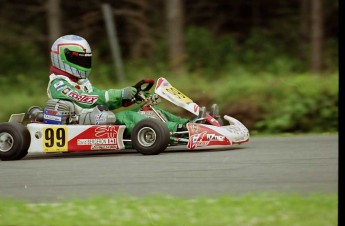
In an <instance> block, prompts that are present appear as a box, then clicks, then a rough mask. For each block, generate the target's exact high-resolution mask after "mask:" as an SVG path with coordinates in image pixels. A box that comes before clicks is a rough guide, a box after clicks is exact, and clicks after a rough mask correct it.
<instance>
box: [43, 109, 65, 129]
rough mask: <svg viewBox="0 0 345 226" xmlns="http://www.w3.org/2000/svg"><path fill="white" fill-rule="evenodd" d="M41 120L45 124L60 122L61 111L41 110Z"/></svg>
mask: <svg viewBox="0 0 345 226" xmlns="http://www.w3.org/2000/svg"><path fill="white" fill-rule="evenodd" d="M43 121H44V123H45V124H58V125H60V124H62V112H60V111H54V110H46V109H45V110H44V111H43Z"/></svg>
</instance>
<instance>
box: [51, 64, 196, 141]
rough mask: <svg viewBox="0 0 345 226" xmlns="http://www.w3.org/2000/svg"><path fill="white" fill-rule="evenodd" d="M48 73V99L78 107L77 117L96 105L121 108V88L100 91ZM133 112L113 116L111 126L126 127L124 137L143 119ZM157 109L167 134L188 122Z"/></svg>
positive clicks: (61, 74) (84, 81)
mask: <svg viewBox="0 0 345 226" xmlns="http://www.w3.org/2000/svg"><path fill="white" fill-rule="evenodd" d="M50 73H51V75H50V76H49V83H48V88H47V94H48V97H49V98H50V99H63V100H68V101H71V102H73V103H74V104H75V105H76V106H77V108H79V111H77V115H78V112H79V114H80V112H81V111H82V110H83V109H93V108H94V107H96V106H97V105H105V106H107V107H108V108H109V110H114V109H117V108H120V107H122V93H121V92H122V90H121V89H109V90H101V89H98V88H96V87H94V86H92V84H91V83H90V81H89V80H88V79H79V80H77V78H76V77H73V76H71V75H69V74H68V73H66V72H64V71H61V70H59V69H58V68H55V67H51V68H50ZM136 110H138V108H136V109H132V110H127V111H121V112H118V113H116V122H115V124H118V125H126V128H127V132H128V134H130V133H131V131H132V129H133V128H134V126H135V125H136V124H137V123H138V122H139V121H140V120H142V119H144V118H146V116H144V115H142V114H139V113H138V112H137V111H136ZM159 110H160V112H161V113H162V114H163V115H164V116H165V117H166V118H167V119H168V122H166V123H165V124H166V125H167V127H168V129H169V131H170V132H176V131H177V129H178V128H181V127H182V126H183V125H185V124H186V123H187V122H189V120H188V119H183V118H181V117H178V116H175V115H173V114H171V113H169V112H166V111H164V110H162V109H159Z"/></svg>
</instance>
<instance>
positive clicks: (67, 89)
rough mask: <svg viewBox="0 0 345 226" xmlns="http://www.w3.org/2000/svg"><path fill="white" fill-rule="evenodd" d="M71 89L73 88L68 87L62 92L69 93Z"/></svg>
mask: <svg viewBox="0 0 345 226" xmlns="http://www.w3.org/2000/svg"><path fill="white" fill-rule="evenodd" d="M71 90H72V89H71V88H69V87H67V88H65V89H63V90H62V91H61V93H62V94H63V95H67V93H69V92H70V91H71Z"/></svg>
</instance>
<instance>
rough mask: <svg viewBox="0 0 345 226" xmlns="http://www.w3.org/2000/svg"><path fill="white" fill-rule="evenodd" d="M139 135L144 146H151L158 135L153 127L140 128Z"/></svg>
mask: <svg viewBox="0 0 345 226" xmlns="http://www.w3.org/2000/svg"><path fill="white" fill-rule="evenodd" d="M137 137H138V141H139V143H140V144H141V145H142V146H144V147H149V146H151V145H152V144H154V143H155V141H156V138H157V135H156V132H155V131H154V130H153V129H152V128H150V127H144V128H142V129H140V130H139V132H138V135H137Z"/></svg>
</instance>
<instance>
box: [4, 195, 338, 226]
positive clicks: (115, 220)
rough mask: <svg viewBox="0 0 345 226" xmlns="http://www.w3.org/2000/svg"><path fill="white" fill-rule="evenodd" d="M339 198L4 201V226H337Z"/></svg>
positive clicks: (118, 197)
mask: <svg viewBox="0 0 345 226" xmlns="http://www.w3.org/2000/svg"><path fill="white" fill-rule="evenodd" d="M337 206H338V198H337V196H336V195H335V194H312V195H307V196H302V195H298V194H269V193H265V194H248V195H242V196H239V197H233V196H220V197H215V198H203V197H201V198H193V199H192V198H177V197H170V196H160V197H144V198H133V197H126V196H117V197H111V198H110V197H93V198H90V199H87V200H70V201H65V202H61V203H45V204H42V203H35V204H32V203H31V204H30V203H27V202H23V201H14V200H6V199H0V225H23V226H26V225H28V226H29V225H63V226H68V225H83V226H87V225H114V226H116V225H121V226H126V225H128V226H129V225H130V226H132V225H138V226H140V225H148V226H151V225H152V226H154V225H159V226H164V225H205V226H206V225H207V226H217V225H222V226H223V225H246V226H249V225H251V226H266V225H279V226H291V225H294V226H319V225H320V226H328V225H329V226H334V225H337V219H338V210H337Z"/></svg>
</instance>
